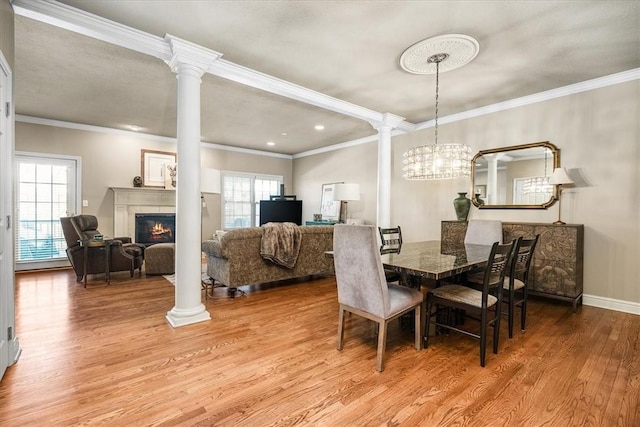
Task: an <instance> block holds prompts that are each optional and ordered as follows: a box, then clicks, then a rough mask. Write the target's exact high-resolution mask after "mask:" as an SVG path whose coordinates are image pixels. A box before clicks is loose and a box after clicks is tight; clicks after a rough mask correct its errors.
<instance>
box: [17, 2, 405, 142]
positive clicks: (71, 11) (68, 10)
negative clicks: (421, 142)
mask: <svg viewBox="0 0 640 427" xmlns="http://www.w3.org/2000/svg"><path fill="white" fill-rule="evenodd" d="M13 6H14V11H15V13H16V14H18V15H20V16H25V17H28V18H31V19H35V20H38V21H41V22H45V23H47V24H50V25H54V26H56V27H60V28H64V29H67V30H70V31H74V32H76V33H79V34H82V35H85V36H87V37H92V38H95V39H98V40H102V41H105V42H108V43H113V44H115V45H118V46H121V47H125V48H127V49H131V50H134V51H137V52H141V53H144V54H147V55H152V56H154V57H156V58H160V59H162V60H163V61H165V62H166V63H167V64H169V65H170V66H173V65H174V62H175V55H174V52H173V50H174V49H173V48H172V47H173V46H172V44H174V45H175V46H179V47H180V48H181V49H183V51H184V49H185V48H186V49H187V50H186V51H187V52H188V53H194V52H195V53H197V56H198V58H201V57H202V54H203V53H205V54H206V55H205V56H207V57H208V58H209V59H212V58H213V59H212V62H211V63H210V64H209V66H208V68H206V70H205V71H206V72H208V73H210V74H212V75H215V76H218V77H222V78H224V79H227V80H231V81H234V82H236V83H241V84H243V85H246V86H250V87H253V88H256V89H260V90H263V91H266V92H270V93H273V94H275V95H280V96H284V97H286V98H290V99H293V100H296V101H300V102H303V103H305V104H309V105H314V106H316V107H319V108H323V109H325V110H329V111H334V112H336V113H340V114H343V115H346V116H350V117H353V118H357V119H361V120H365V121H368V122H381V121H382V120H383V119H384V114H383V113H379V112H377V111H373V110H370V109H368V108H365V107H361V106H359V105H355V104H352V103H350V102H346V101H342V100H340V99H337V98H334V97H331V96H329V95H325V94H322V93H320V92H316V91H314V90H311V89H307V88H305V87H303V86H300V85H296V84H293V83H290V82H287V81H285V80H282V79H279V78H277V77H273V76H270V75H268V74H265V73H261V72H259V71H256V70H253V69H250V68H247V67H244V66H242V65H238V64H235V63H233V62H230V61H227V60H223V59H220V57H221V56H222V53H219V52H215V51H213V50H210V49H207V48H205V47H202V46H199V45H196V44H195V43H191V42H189V41H186V40H180V39H177V38H176V37H174V36H171V35H169V34H167V35H166V36H165V38H164V39H163V38H161V37H157V36H154V35H151V34H148V33H145V32H143V31H140V30H136V29H135V28H131V27H128V26H126V25H122V24H119V23H117V22H114V21H110V20H108V19H105V18H102V17H100V16H98V15H93V14H91V13H88V12H85V11H82V10H80V9H76V8H74V7H71V6H68V5H65V4H62V3H58V2H57V1H54V0H13ZM178 59H180V58H178ZM198 63H199V64H200V65H202V66H203V67H206V65H203V63H202V62H201V61H198ZM195 65H198V64H195ZM400 127H401V128H403V129H405V130H406V131H409V130H412V129H413V124H411V123H402V124H401V125H400Z"/></svg>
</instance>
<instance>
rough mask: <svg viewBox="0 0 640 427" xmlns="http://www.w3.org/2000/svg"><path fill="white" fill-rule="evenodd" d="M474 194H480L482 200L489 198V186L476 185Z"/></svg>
mask: <svg viewBox="0 0 640 427" xmlns="http://www.w3.org/2000/svg"><path fill="white" fill-rule="evenodd" d="M474 194H479V195H480V197H481V198H485V197H487V186H486V185H476V188H475V191H474Z"/></svg>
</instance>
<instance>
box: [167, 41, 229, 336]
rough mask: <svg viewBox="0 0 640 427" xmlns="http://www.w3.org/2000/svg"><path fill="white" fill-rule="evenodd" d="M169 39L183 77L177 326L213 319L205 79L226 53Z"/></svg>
mask: <svg viewBox="0 0 640 427" xmlns="http://www.w3.org/2000/svg"><path fill="white" fill-rule="evenodd" d="M165 39H166V40H167V41H168V42H169V45H170V46H171V51H172V57H171V60H170V61H168V65H169V66H170V67H171V70H172V71H173V72H174V73H176V74H177V79H178V96H177V104H178V105H177V115H178V121H177V126H178V127H177V136H178V138H177V139H178V146H177V155H178V179H177V188H176V253H175V263H176V268H175V271H176V282H175V298H176V301H175V306H174V307H173V308H172V309H171V311H169V312H167V316H166V318H167V321H168V322H169V324H170V325H171V326H173V327H177V326H184V325H189V324H191V323H196V322H202V321H205V320H210V319H211V316H210V315H209V312H208V311H207V310H205V307H204V304H202V292H201V280H202V273H201V269H202V254H201V250H200V239H201V235H200V233H201V225H202V224H201V214H200V83H201V80H200V77H202V74H204V73H205V71H206V70H207V68H208V67H209V65H210V64H211V63H212V62H213V61H215V60H217V59H218V58H220V57H221V56H222V55H221V54H219V53H217V52H214V51H211V50H208V49H204V48H202V47H200V46H197V45H194V44H192V43H189V42H187V41H184V40H181V39H178V38H176V37H173V36H171V35H166V36H165Z"/></svg>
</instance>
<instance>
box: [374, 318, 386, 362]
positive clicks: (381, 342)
mask: <svg viewBox="0 0 640 427" xmlns="http://www.w3.org/2000/svg"><path fill="white" fill-rule="evenodd" d="M379 325H380V327H379V331H378V354H377V358H376V369H377V370H378V372H382V371H384V350H385V346H386V344H387V321H386V320H382V321H381V322H380V323H379Z"/></svg>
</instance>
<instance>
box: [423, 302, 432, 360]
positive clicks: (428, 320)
mask: <svg viewBox="0 0 640 427" xmlns="http://www.w3.org/2000/svg"><path fill="white" fill-rule="evenodd" d="M431 309H432V301H431V297H430V295H427V309H426V310H425V318H426V320H425V323H424V348H427V347H429V330H430V329H431Z"/></svg>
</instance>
